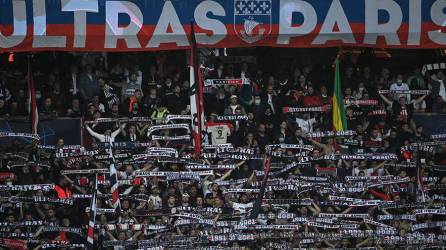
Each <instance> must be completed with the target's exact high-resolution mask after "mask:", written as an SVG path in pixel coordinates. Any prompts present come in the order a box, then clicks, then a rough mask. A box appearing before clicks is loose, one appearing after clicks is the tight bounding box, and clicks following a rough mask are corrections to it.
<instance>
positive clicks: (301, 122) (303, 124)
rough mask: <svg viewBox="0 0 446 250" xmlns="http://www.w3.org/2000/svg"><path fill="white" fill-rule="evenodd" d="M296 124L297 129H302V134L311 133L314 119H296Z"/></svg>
mask: <svg viewBox="0 0 446 250" xmlns="http://www.w3.org/2000/svg"><path fill="white" fill-rule="evenodd" d="M296 123H297V125H298V126H299V128H301V129H302V132H303V133H311V132H313V124H314V123H316V119H314V118H311V119H309V120H305V119H300V118H296Z"/></svg>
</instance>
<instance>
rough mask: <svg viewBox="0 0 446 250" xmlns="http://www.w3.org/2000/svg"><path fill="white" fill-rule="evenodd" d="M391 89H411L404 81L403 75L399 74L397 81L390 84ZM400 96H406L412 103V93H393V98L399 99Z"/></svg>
mask: <svg viewBox="0 0 446 250" xmlns="http://www.w3.org/2000/svg"><path fill="white" fill-rule="evenodd" d="M390 90H410V89H409V86H408V85H407V84H406V83H404V82H403V75H401V74H399V75H397V77H396V82H395V83H393V84H392V85H390ZM400 97H405V98H406V100H407V101H408V102H409V103H410V94H395V95H393V99H394V100H395V101H398V100H399V99H400Z"/></svg>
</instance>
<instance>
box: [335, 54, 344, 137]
mask: <svg viewBox="0 0 446 250" xmlns="http://www.w3.org/2000/svg"><path fill="white" fill-rule="evenodd" d="M335 64H336V65H335V78H334V85H335V86H334V93H333V129H334V131H345V130H347V120H346V118H345V107H344V98H343V97H342V89H341V76H340V74H339V59H336V62H335Z"/></svg>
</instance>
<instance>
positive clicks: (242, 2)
mask: <svg viewBox="0 0 446 250" xmlns="http://www.w3.org/2000/svg"><path fill="white" fill-rule="evenodd" d="M271 11H272V0H234V29H235V32H236V34H237V36H239V37H240V38H241V39H242V40H243V41H245V42H247V43H255V42H257V41H260V40H262V39H263V38H265V37H266V36H268V35H269V34H270V33H271Z"/></svg>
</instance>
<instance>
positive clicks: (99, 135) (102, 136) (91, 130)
mask: <svg viewBox="0 0 446 250" xmlns="http://www.w3.org/2000/svg"><path fill="white" fill-rule="evenodd" d="M85 127H86V128H87V131H88V133H89V134H90V135H91V136H93V137H94V138H96V139H98V140H100V141H102V140H104V135H101V134H99V133H96V132H94V131H93V129H91V128H90V126H88V125H85Z"/></svg>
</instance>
